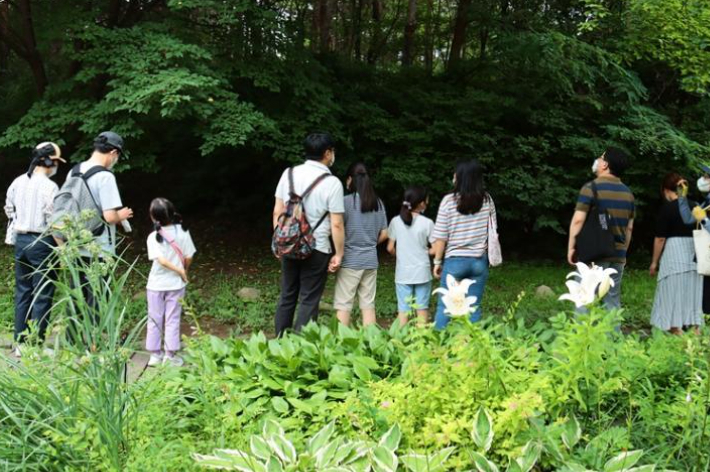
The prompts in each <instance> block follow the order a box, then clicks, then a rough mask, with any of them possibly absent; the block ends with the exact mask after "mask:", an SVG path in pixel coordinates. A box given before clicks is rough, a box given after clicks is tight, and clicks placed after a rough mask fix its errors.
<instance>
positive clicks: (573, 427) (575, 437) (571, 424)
mask: <svg viewBox="0 0 710 472" xmlns="http://www.w3.org/2000/svg"><path fill="white" fill-rule="evenodd" d="M581 438H582V427H581V426H580V425H579V421H577V417H575V416H574V415H572V417H571V418H570V419H568V420H567V423H565V429H564V431H563V432H562V442H563V443H564V444H565V446H566V447H567V449H569V450H572V448H573V447H574V446H576V445H577V443H578V442H579V440H580V439H581Z"/></svg>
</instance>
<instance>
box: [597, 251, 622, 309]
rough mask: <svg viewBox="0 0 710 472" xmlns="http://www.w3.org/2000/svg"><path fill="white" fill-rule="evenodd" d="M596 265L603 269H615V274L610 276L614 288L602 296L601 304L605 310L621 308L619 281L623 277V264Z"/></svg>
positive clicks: (607, 263) (602, 263)
mask: <svg viewBox="0 0 710 472" xmlns="http://www.w3.org/2000/svg"><path fill="white" fill-rule="evenodd" d="M597 265H598V266H600V267H603V268H605V269H616V274H614V275H612V276H611V280H613V281H614V286H613V287H611V288H610V289H609V293H607V294H606V295H605V296H604V299H603V300H602V303H604V308H606V309H607V310H618V309H619V308H621V279H622V278H623V277H624V264H622V263H621V262H599V263H598V264H597Z"/></svg>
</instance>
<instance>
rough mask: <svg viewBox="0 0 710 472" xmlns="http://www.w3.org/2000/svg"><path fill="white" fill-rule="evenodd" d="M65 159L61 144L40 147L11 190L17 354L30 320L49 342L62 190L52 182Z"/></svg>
mask: <svg viewBox="0 0 710 472" xmlns="http://www.w3.org/2000/svg"><path fill="white" fill-rule="evenodd" d="M60 162H66V161H65V160H64V159H62V156H61V150H60V149H59V146H57V145H56V144H55V143H50V142H44V143H41V144H38V145H37V147H35V149H34V150H33V151H32V162H31V163H30V168H29V170H28V171H27V172H26V173H24V174H22V175H21V176H19V177H17V178H16V179H15V180H14V181H13V182H12V184H11V185H10V188H9V189H8V190H7V197H6V199H5V214H6V215H7V217H8V219H9V221H10V225H9V227H8V232H7V237H6V242H7V243H8V244H11V245H14V246H15V334H14V340H15V345H16V347H15V355H16V356H18V357H19V356H20V355H21V351H20V344H21V343H23V342H24V341H25V338H26V335H27V333H26V332H27V328H28V320H29V319H31V320H32V321H33V322H34V323H35V326H36V328H37V331H38V336H39V339H40V340H42V339H44V335H45V331H46V329H47V325H48V322H49V311H50V309H51V307H52V298H53V296H54V285H53V284H52V283H47V277H48V276H49V274H48V267H49V263H50V261H49V257H50V256H51V254H52V248H53V247H54V239H53V238H52V237H51V236H50V235H49V234H48V232H47V229H48V228H49V224H50V219H51V215H52V207H53V203H54V196H55V195H56V194H57V191H58V190H59V188H58V187H57V184H56V183H54V182H53V181H52V180H51V177H53V176H54V175H55V174H56V173H57V169H58V167H59V163H60Z"/></svg>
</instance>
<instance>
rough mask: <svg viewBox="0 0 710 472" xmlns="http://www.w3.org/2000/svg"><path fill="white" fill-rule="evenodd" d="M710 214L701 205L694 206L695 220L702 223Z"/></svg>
mask: <svg viewBox="0 0 710 472" xmlns="http://www.w3.org/2000/svg"><path fill="white" fill-rule="evenodd" d="M707 216H708V214H707V212H706V211H705V210H703V209H702V208H701V207H699V206H696V207H695V208H693V218H695V221H697V222H698V223H700V222H701V221H703V220H704V219H705V218H707Z"/></svg>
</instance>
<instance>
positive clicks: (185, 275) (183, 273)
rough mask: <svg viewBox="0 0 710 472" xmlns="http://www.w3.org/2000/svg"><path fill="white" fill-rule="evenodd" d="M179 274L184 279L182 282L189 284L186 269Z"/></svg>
mask: <svg viewBox="0 0 710 472" xmlns="http://www.w3.org/2000/svg"><path fill="white" fill-rule="evenodd" d="M179 274H180V278H181V279H182V281H183V282H185V283H187V282H188V280H187V272H186V271H185V269H180V272H179Z"/></svg>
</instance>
